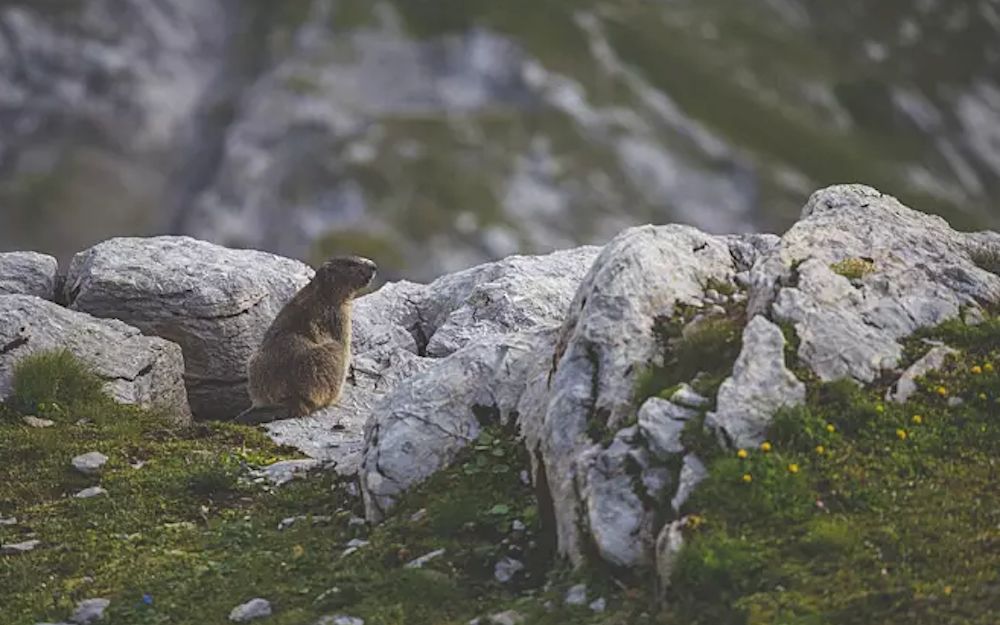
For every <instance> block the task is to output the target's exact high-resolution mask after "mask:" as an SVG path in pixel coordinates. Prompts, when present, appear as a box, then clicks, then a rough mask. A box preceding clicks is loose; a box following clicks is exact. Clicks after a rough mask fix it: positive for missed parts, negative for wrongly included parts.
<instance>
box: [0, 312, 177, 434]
mask: <svg viewBox="0 0 1000 625" xmlns="http://www.w3.org/2000/svg"><path fill="white" fill-rule="evenodd" d="M63 348H65V349H68V350H69V351H70V352H72V353H73V354H74V355H75V356H76V357H77V358H79V359H80V360H81V361H82V362H83V363H84V364H86V365H87V366H88V367H90V368H91V369H92V370H93V372H94V373H95V374H96V375H98V376H99V377H100V378H101V379H103V380H104V381H105V389H106V390H107V391H108V392H109V393H110V394H111V396H112V397H114V398H115V399H117V400H118V401H120V402H123V403H129V404H139V405H142V406H158V407H161V408H163V409H164V410H165V411H166V412H167V414H169V415H171V417H172V418H173V419H175V420H177V421H178V422H186V421H188V420H190V418H191V411H190V408H189V407H188V402H187V394H186V393H185V390H184V378H183V375H184V358H183V355H182V354H181V349H180V347H178V346H177V345H176V344H174V343H171V342H170V341H166V340H164V339H161V338H158V337H150V336H144V335H143V334H142V333H141V332H140V331H139V330H138V329H136V328H134V327H132V326H129V325H127V324H125V323H123V322H121V321H118V320H116V319H98V318H95V317H92V316H90V315H87V314H85V313H81V312H76V311H73V310H68V309H66V308H63V307H61V306H58V305H56V304H53V303H52V302H48V301H46V300H43V299H40V298H37V297H31V296H27V295H0V397H6V396H8V395H9V394H10V392H11V388H12V384H13V373H14V367H15V366H16V365H17V363H18V362H19V361H21V360H22V359H23V358H25V357H26V356H29V355H31V354H35V353H38V352H43V351H51V350H57V349H63Z"/></svg>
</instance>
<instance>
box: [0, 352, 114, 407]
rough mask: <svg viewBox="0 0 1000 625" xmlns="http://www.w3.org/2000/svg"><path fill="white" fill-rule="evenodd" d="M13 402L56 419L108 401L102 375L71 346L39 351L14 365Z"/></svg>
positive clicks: (14, 405) (14, 404)
mask: <svg viewBox="0 0 1000 625" xmlns="http://www.w3.org/2000/svg"><path fill="white" fill-rule="evenodd" d="M13 390H14V392H13V397H12V399H11V401H10V403H11V405H12V406H13V407H14V408H15V409H16V410H18V411H20V412H23V413H25V414H36V415H38V416H43V417H46V418H50V419H53V420H58V419H66V418H72V417H74V414H73V413H74V412H76V410H77V409H78V408H82V407H86V406H93V405H96V404H105V403H107V402H109V401H110V400H109V399H108V397H107V395H105V393H104V390H103V383H102V381H101V379H100V378H98V377H97V376H96V375H94V374H93V373H92V372H91V371H90V370H89V369H88V368H87V367H86V366H85V365H84V364H83V363H82V362H80V360H79V359H77V358H76V356H74V355H73V354H72V353H71V352H69V351H68V350H65V349H64V350H58V351H51V352H39V353H37V354H32V355H30V356H28V357H26V358H24V359H23V360H21V361H20V362H19V363H18V364H17V365H16V366H15V368H14V389H13Z"/></svg>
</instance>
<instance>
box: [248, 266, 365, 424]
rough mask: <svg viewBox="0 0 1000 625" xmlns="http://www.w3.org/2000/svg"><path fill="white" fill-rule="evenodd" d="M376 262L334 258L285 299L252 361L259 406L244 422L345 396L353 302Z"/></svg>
mask: <svg viewBox="0 0 1000 625" xmlns="http://www.w3.org/2000/svg"><path fill="white" fill-rule="evenodd" d="M375 271H376V267H375V263H373V262H372V261H370V260H368V259H367V258H361V257H358V256H343V257H337V258H332V259H330V260H328V261H327V262H325V263H323V265H322V266H320V268H319V269H318V270H317V271H316V275H315V276H314V277H313V279H312V281H311V282H309V284H307V285H306V286H304V287H303V288H302V289H301V290H300V291H299V292H298V293H296V294H295V296H294V297H293V298H292V299H291V300H290V301H289V302H288V303H287V304H285V306H284V308H282V309H281V312H280V313H278V316H277V317H275V319H274V321H273V322H271V326H270V327H269V328H268V329H267V332H266V333H265V334H264V340H263V342H262V343H261V345H260V347H259V348H258V349H257V352H256V353H255V354H254V355H253V357H251V358H250V362H249V365H248V377H249V391H250V399H251V400H252V402H253V405H252V406H251V407H250V408H249V409H248V410H246V411H244V412H243V413H241V414H240V415H239V416H238V417H236V421H237V422H239V423H265V422H268V421H274V420H276V419H287V418H290V417H302V416H306V415H309V414H311V413H313V412H315V411H317V410H319V409H320V408H324V407H326V406H329V405H330V404H333V403H335V402H336V401H337V400H338V399H340V394H341V391H342V389H343V386H344V382H345V380H346V378H347V372H348V369H349V367H350V361H351V302H352V300H353V299H354V297H355V296H356V295H357V293H358V291H360V290H361V289H363V288H365V287H366V286H368V285H369V284H371V281H372V279H374V277H375Z"/></svg>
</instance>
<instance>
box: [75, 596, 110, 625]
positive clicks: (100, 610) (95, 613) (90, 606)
mask: <svg viewBox="0 0 1000 625" xmlns="http://www.w3.org/2000/svg"><path fill="white" fill-rule="evenodd" d="M110 605H111V601H109V600H108V599H85V600H84V601H81V602H80V603H78V604H76V610H74V611H73V616H71V617H69V620H70V621H72V622H74V623H76V624H77V625H90V624H91V623H95V622H97V621H100V620H103V619H104V611H105V610H107V609H108V606H110Z"/></svg>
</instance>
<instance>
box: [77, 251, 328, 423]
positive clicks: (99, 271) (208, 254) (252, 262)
mask: <svg viewBox="0 0 1000 625" xmlns="http://www.w3.org/2000/svg"><path fill="white" fill-rule="evenodd" d="M312 274H313V271H312V269H310V268H309V267H307V266H306V265H304V264H302V263H300V262H298V261H294V260H291V259H287V258H281V257H279V256H274V255H271V254H267V253H264V252H257V251H252V250H231V249H227V248H223V247H220V246H217V245H213V244H211V243H206V242H204V241H197V240H195V239H191V238H188V237H155V238H149V239H139V238H120V239H111V240H109V241H105V242H104V243H101V244H99V245H96V246H94V247H92V248H90V249H89V250H86V251H84V252H80V253H79V254H77V255H76V256H75V257H74V258H73V261H72V263H71V264H70V267H69V273H68V276H67V279H66V287H65V288H66V300H67V302H68V303H69V306H70V308H72V309H73V310H79V311H83V312H86V313H89V314H91V315H95V316H98V317H110V318H116V319H120V320H122V321H125V322H126V323H128V324H130V325H133V326H135V327H137V328H139V329H140V330H142V331H143V332H144V333H146V334H151V335H155V336H160V337H163V338H165V339H168V340H170V341H173V342H174V343H177V344H178V345H180V346H181V349H182V350H183V351H184V364H185V378H184V379H185V381H186V383H187V391H188V397H189V399H190V402H191V409H192V411H193V412H194V415H195V416H196V417H198V418H200V419H209V418H211V419H225V418H231V417H233V416H234V415H236V414H238V413H239V412H240V411H241V410H243V409H244V408H246V407H247V406H249V402H250V400H249V397H248V395H247V390H246V382H247V373H246V366H247V361H248V360H249V358H250V356H251V354H252V353H253V350H254V349H256V348H257V346H258V345H259V344H260V341H261V340H262V338H263V336H264V332H265V331H266V330H267V327H268V326H269V325H270V323H271V321H272V320H273V319H274V317H275V316H276V315H277V314H278V311H279V310H281V307H282V306H283V305H284V304H285V302H287V301H288V300H289V299H291V297H292V296H293V295H294V294H295V292H296V291H297V290H298V289H300V288H301V287H302V286H304V285H305V284H306V283H307V282H308V281H309V279H310V278H311V277H312Z"/></svg>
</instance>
